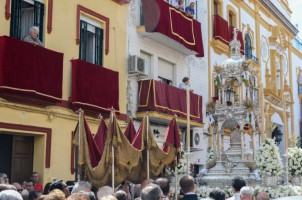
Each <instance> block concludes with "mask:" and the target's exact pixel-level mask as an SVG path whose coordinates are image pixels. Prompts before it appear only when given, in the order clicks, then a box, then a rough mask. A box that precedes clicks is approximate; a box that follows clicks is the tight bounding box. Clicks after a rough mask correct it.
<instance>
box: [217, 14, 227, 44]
mask: <svg viewBox="0 0 302 200" xmlns="http://www.w3.org/2000/svg"><path fill="white" fill-rule="evenodd" d="M213 19H214V21H213V24H214V38H215V39H218V40H221V41H222V42H224V43H226V44H229V41H230V38H229V26H228V22H227V21H226V20H225V19H223V18H222V17H220V16H219V15H214V16H213Z"/></svg>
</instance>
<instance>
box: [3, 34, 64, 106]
mask: <svg viewBox="0 0 302 200" xmlns="http://www.w3.org/2000/svg"><path fill="white" fill-rule="evenodd" d="M62 79H63V54H62V53H58V52H55V51H52V50H49V49H46V48H43V47H39V46H35V45H33V44H30V43H27V42H23V41H20V40H17V39H14V38H10V37H7V36H1V37H0V89H1V91H3V92H10V93H17V94H22V95H29V96H30V97H37V98H42V99H46V100H51V101H60V100H61V98H62Z"/></svg>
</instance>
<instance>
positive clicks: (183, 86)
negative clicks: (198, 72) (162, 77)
mask: <svg viewBox="0 0 302 200" xmlns="http://www.w3.org/2000/svg"><path fill="white" fill-rule="evenodd" d="M178 88H179V89H183V90H186V89H190V79H189V78H188V77H184V78H183V79H182V83H181V84H179V85H178ZM190 92H193V90H192V89H190Z"/></svg>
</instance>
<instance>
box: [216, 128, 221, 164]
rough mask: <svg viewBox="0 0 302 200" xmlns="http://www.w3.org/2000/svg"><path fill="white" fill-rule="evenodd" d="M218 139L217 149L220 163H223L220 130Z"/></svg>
mask: <svg viewBox="0 0 302 200" xmlns="http://www.w3.org/2000/svg"><path fill="white" fill-rule="evenodd" d="M217 139H218V149H217V152H218V158H219V161H221V129H219V130H218V136H217Z"/></svg>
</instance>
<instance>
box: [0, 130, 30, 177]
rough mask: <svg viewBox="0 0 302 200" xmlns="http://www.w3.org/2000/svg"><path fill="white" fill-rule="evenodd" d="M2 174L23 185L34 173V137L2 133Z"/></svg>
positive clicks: (0, 149)
mask: <svg viewBox="0 0 302 200" xmlns="http://www.w3.org/2000/svg"><path fill="white" fill-rule="evenodd" d="M0 152H1V154H0V172H3V173H6V174H7V175H8V177H9V179H10V183H13V182H18V183H22V181H24V180H28V179H29V178H30V177H31V173H32V171H33V155H34V154H33V153H34V137H33V136H21V135H12V134H6V133H0Z"/></svg>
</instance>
